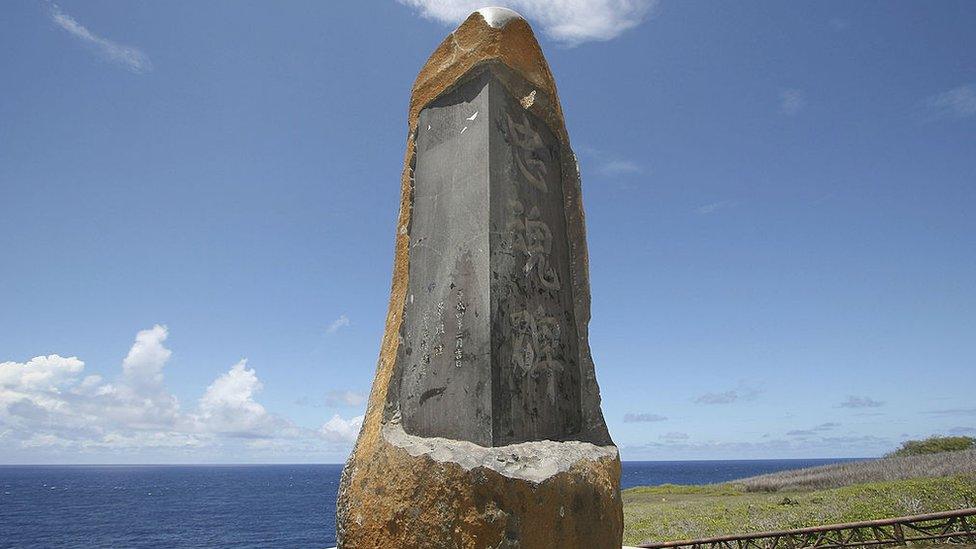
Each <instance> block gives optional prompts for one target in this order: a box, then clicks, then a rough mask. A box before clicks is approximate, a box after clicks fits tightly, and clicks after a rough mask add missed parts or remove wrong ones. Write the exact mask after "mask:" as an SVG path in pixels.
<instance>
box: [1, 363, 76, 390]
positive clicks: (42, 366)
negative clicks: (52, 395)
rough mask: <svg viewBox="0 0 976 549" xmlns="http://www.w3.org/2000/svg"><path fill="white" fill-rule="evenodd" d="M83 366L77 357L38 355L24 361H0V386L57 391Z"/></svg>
mask: <svg viewBox="0 0 976 549" xmlns="http://www.w3.org/2000/svg"><path fill="white" fill-rule="evenodd" d="M84 368H85V363H84V362H82V361H80V360H78V358H77V357H70V358H64V357H61V356H58V355H49V356H38V357H34V358H32V359H30V360H28V361H27V362H26V363H18V362H3V363H0V388H2V387H10V388H21V389H24V390H34V391H57V390H58V388H59V387H62V386H63V385H65V384H66V383H69V382H71V381H72V380H73V379H74V377H75V376H76V375H77V374H78V373H80V372H81V371H82V370H83V369H84Z"/></svg>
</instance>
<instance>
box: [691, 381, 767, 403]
mask: <svg viewBox="0 0 976 549" xmlns="http://www.w3.org/2000/svg"><path fill="white" fill-rule="evenodd" d="M760 394H762V390H761V389H758V388H756V387H751V386H749V385H747V384H746V383H745V382H739V386H738V387H737V388H735V389H732V390H729V391H722V392H718V393H705V394H703V395H701V396H699V397H697V398H696V399H695V403H696V404H732V403H733V402H738V401H749V400H755V399H756V397H758V396H759V395H760Z"/></svg>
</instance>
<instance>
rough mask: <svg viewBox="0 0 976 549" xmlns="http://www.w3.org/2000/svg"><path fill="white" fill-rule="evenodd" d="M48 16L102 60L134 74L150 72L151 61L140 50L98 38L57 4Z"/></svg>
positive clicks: (52, 7)
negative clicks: (120, 66)
mask: <svg viewBox="0 0 976 549" xmlns="http://www.w3.org/2000/svg"><path fill="white" fill-rule="evenodd" d="M50 16H51V21H53V22H54V24H55V25H57V26H58V27H61V28H62V29H64V30H65V31H66V32H67V33H68V34H70V35H71V36H74V37H75V38H77V39H78V40H81V41H82V42H83V43H84V44H85V45H87V46H89V47H90V48H92V49H93V50H94V51H95V52H97V53H98V55H99V56H101V57H102V58H103V59H106V60H108V61H111V62H113V63H118V64H119V65H122V66H123V67H125V68H126V69H128V70H130V71H132V72H135V73H144V72H149V71H151V70H152V61H150V60H149V56H148V55H146V54H145V53H143V52H142V51H141V50H139V49H138V48H134V47H132V46H126V45H123V44H118V43H116V42H113V41H111V40H109V39H107V38H103V37H101V36H98V35H97V34H95V33H93V32H91V31H90V30H88V29H87V28H86V27H85V26H84V25H82V24H81V23H79V22H78V21H76V20H75V19H74V18H73V17H71V16H70V15H68V14H67V13H65V12H64V11H62V10H61V8H60V7H59V6H58V5H57V4H52V5H51V11H50Z"/></svg>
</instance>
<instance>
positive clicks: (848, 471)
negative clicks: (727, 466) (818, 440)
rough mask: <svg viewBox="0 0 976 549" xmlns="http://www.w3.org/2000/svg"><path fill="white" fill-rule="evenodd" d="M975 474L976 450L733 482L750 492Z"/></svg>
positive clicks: (878, 460) (859, 463) (810, 488)
mask: <svg viewBox="0 0 976 549" xmlns="http://www.w3.org/2000/svg"><path fill="white" fill-rule="evenodd" d="M974 474H976V450H965V451H961V452H945V453H941V454H928V455H920V456H908V457H886V458H881V459H875V460H868V461H852V462H849V463H838V464H835V465H824V466H821V467H811V468H809V469H798V470H795V471H782V472H780V473H771V474H768V475H761V476H758V477H751V478H747V479H742V480H737V481H734V482H733V484H737V485H740V486H742V487H743V488H744V489H745V490H746V491H747V492H778V491H783V490H786V491H796V490H823V489H826V488H838V487H841V486H851V485H853V484H861V483H865V482H884V481H891V480H903V479H912V478H931V477H946V476H952V475H974Z"/></svg>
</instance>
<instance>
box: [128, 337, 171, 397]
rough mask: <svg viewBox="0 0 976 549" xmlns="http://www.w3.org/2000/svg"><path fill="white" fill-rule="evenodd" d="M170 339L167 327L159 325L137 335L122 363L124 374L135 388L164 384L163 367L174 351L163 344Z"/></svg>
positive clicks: (154, 386)
mask: <svg viewBox="0 0 976 549" xmlns="http://www.w3.org/2000/svg"><path fill="white" fill-rule="evenodd" d="M167 337H169V330H167V329H166V326H160V325H159V324H157V325H155V326H153V327H152V328H151V329H149V330H142V331H141V332H139V333H138V334H136V341H135V343H133V344H132V348H131V349H129V354H128V355H126V357H125V360H123V361H122V374H123V376H124V377H125V380H126V382H127V383H129V384H131V385H132V386H133V387H149V388H156V387H159V386H161V385H162V384H163V367H164V366H166V362H167V361H168V360H169V357H170V355H172V354H173V353H172V351H170V350H169V349H167V348H166V347H165V346H164V345H163V342H164V341H166V338H167Z"/></svg>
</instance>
